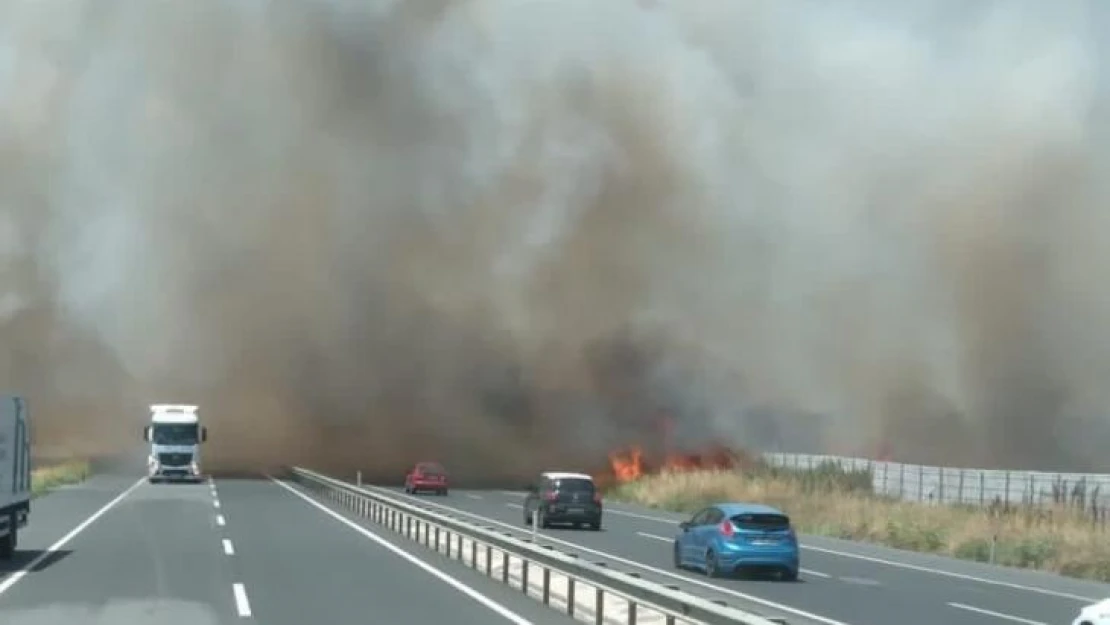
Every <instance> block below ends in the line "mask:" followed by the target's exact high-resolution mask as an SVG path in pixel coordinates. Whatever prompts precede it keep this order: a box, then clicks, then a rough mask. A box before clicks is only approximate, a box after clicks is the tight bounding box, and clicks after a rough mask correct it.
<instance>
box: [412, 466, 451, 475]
mask: <svg viewBox="0 0 1110 625" xmlns="http://www.w3.org/2000/svg"><path fill="white" fill-rule="evenodd" d="M419 469H420V472H421V473H423V474H424V475H432V476H436V475H446V474H447V471H445V470H444V469H443V467H441V466H439V465H438V464H422V465H420V467H419Z"/></svg>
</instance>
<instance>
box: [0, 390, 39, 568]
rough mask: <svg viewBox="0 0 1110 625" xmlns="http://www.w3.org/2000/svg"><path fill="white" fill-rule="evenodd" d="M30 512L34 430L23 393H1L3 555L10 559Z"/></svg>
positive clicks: (0, 521) (0, 555) (0, 549)
mask: <svg viewBox="0 0 1110 625" xmlns="http://www.w3.org/2000/svg"><path fill="white" fill-rule="evenodd" d="M30 513H31V431H30V428H29V424H28V421H27V403H26V401H24V399H23V398H22V397H18V396H14V395H0V559H3V560H9V559H11V557H12V555H14V554H15V548H16V545H17V543H18V542H19V538H18V537H19V530H20V528H22V527H23V526H25V525H27V517H28V515H30Z"/></svg>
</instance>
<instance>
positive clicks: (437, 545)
mask: <svg viewBox="0 0 1110 625" xmlns="http://www.w3.org/2000/svg"><path fill="white" fill-rule="evenodd" d="M435 548H436V551H439V526H438V525H437V526H436V547H435Z"/></svg>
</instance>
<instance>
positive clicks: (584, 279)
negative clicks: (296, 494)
mask: <svg viewBox="0 0 1110 625" xmlns="http://www.w3.org/2000/svg"><path fill="white" fill-rule="evenodd" d="M47 5H49V6H47ZM0 7H2V8H0V107H2V115H0V253H2V254H3V255H4V264H3V266H2V271H3V275H2V278H3V282H2V289H0V291H2V292H0V315H2V316H0V320H2V321H0V337H2V339H3V346H4V349H3V350H2V351H0V380H2V381H3V382H4V383H5V384H6V385H7V386H9V387H11V388H12V389H14V390H16V391H18V392H22V393H25V394H27V395H29V396H30V397H31V398H32V401H34V402H35V403H34V404H33V405H34V406H35V411H36V422H37V429H36V437H37V439H38V441H39V443H40V444H41V445H43V446H47V447H48V446H54V447H62V448H68V449H81V450H84V451H89V450H96V451H111V452H117V451H123V450H125V449H128V450H134V449H138V448H140V447H141V442H140V440H139V427H140V426H141V425H142V423H143V421H144V420H145V419H146V418H147V414H146V404H148V403H151V402H155V401H195V402H198V403H199V404H201V405H202V407H203V411H204V415H205V417H206V418H207V419H208V422H209V426H210V432H211V439H210V444H209V447H208V451H207V454H208V457H209V459H210V460H211V461H212V462H216V463H218V466H220V467H224V468H267V467H273V466H276V465H279V464H287V463H294V462H296V463H306V464H308V465H311V466H317V467H320V468H324V469H329V470H337V471H338V470H344V471H349V470H351V469H352V468H361V469H364V470H366V471H377V472H382V473H383V474H388V475H390V476H395V475H396V473H397V472H398V471H400V470H401V468H403V467H404V466H405V465H407V464H409V463H411V462H413V461H415V460H420V459H425V458H435V459H439V460H441V461H443V462H444V463H445V464H447V465H448V466H449V467H451V468H453V469H454V471H455V472H456V474H458V475H461V476H467V477H470V478H489V479H495V478H499V477H505V476H509V475H513V474H516V473H519V472H520V471H523V470H526V469H528V470H530V469H534V468H536V467H538V466H542V465H556V464H557V465H561V466H574V465H577V464H582V465H585V464H589V463H592V462H594V461H597V460H599V459H602V458H603V452H605V451H607V450H608V449H610V448H612V447H613V446H614V445H617V444H620V443H623V442H627V441H628V440H629V439H632V438H636V437H640V436H649V435H650V432H651V431H653V430H652V428H653V427H654V423H655V420H656V419H657V417H659V416H660V415H663V414H666V415H670V416H672V417H674V418H675V419H676V420H677V423H678V426H677V431H676V434H677V435H678V436H680V437H682V439H684V440H686V441H687V442H690V443H691V444H695V443H700V442H704V441H706V440H709V439H716V440H725V441H729V442H735V443H738V444H742V445H746V446H749V447H756V448H758V447H782V448H785V449H788V450H791V449H794V450H805V449H807V448H822V449H826V450H830V451H849V452H861V451H869V450H871V449H873V448H874V447H875V446H876V445H877V444H879V443H882V442H886V443H889V444H890V445H892V446H893V448H894V449H895V452H896V455H897V456H899V457H901V458H904V459H907V460H924V461H934V462H945V461H947V462H963V463H974V464H978V465H983V464H1009V465H1015V466H1016V465H1021V466H1029V467H1063V466H1081V465H1086V464H1090V463H1091V462H1093V461H1095V460H1096V459H1097V458H1098V457H1099V453H1098V452H1100V450H1101V445H1098V444H1097V441H1098V437H1100V436H1102V435H1104V434H1106V433H1108V432H1110V428H1108V427H1107V420H1106V418H1105V417H1104V415H1105V409H1104V406H1106V405H1107V400H1108V399H1110V397H1108V395H1110V392H1108V391H1107V390H1106V389H1108V388H1110V385H1107V384H1106V382H1105V380H1107V379H1110V352H1108V351H1107V350H1106V349H1104V348H1103V347H1102V345H1103V343H1104V341H1103V339H1110V326H1108V325H1107V323H1106V322H1107V320H1108V318H1110V317H1108V314H1107V313H1108V312H1110V299H1108V298H1107V297H1106V296H1105V294H1104V290H1105V289H1103V288H1102V282H1101V274H1102V273H1103V270H1105V269H1106V268H1107V267H1108V263H1107V254H1108V253H1110V252H1107V251H1106V250H1110V245H1108V244H1110V234H1107V233H1110V228H1108V227H1107V226H1108V225H1110V224H1108V223H1107V222H1108V221H1110V212H1108V211H1107V210H1106V206H1105V205H1106V199H1107V198H1108V197H1110V189H1108V188H1107V184H1108V183H1110V176H1106V175H1105V174H1106V173H1107V168H1106V155H1107V151H1108V149H1107V147H1106V146H1108V145H1110V143H1108V142H1106V141H1105V140H1104V139H1105V136H1104V135H1105V128H1106V122H1107V120H1108V116H1107V110H1106V108H1105V104H1106V97H1105V96H1106V93H1105V90H1104V87H1105V77H1106V72H1105V68H1106V65H1107V64H1106V59H1107V56H1106V52H1107V51H1106V48H1105V44H1102V43H1101V42H1100V41H1099V39H1098V37H1097V34H1098V33H1100V32H1106V30H1105V29H1104V28H1101V27H1100V25H1101V26H1107V25H1110V20H1108V19H1107V15H1108V13H1110V7H1107V6H1105V4H1101V3H1097V2H1093V1H1092V2H1079V1H1076V2H1068V1H1064V2H1052V3H1045V2H1033V1H1029V2H1024V1H1021V2H1019V1H1016V0H1007V1H1005V2H1003V1H998V2H992V1H986V0H983V1H968V0H961V1H960V2H942V3H936V2H934V3H929V7H928V8H921V7H913V6H909V5H902V4H899V3H889V2H886V3H879V2H863V1H860V2H839V3H819V2H808V1H804V0H773V1H772V0H766V1H757V0H743V1H741V0H734V1H730V2H677V1H674V2H663V1H658V2H636V1H633V0H606V1H605V2H592V1H591V2H586V1H584V0H551V1H547V2H528V3H513V2H506V1H498V0H470V1H458V2H451V1H448V0H435V1H433V0H420V1H418V2H402V1H400V0H393V1H390V0H361V1H358V2H355V1H353V0H352V1H349V2H341V1H339V0H334V1H327V0H315V1H310V0H304V1H301V2H278V3H272V2H258V1H252V0H228V1H226V2H219V3H215V2H172V1H162V2H158V1H150V2H121V1H118V0H116V1H113V0H70V1H68V2H66V3H65V5H64V7H61V6H59V5H56V4H53V3H41V2H35V1H33V0H5V1H3V2H0ZM1092 440H1093V441H1095V442H1094V443H1092V442H1091V441H1092Z"/></svg>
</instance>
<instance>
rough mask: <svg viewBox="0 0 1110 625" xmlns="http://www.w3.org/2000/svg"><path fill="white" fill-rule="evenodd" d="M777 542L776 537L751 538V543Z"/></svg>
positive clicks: (772, 543) (769, 543)
mask: <svg viewBox="0 0 1110 625" xmlns="http://www.w3.org/2000/svg"><path fill="white" fill-rule="evenodd" d="M778 543H779V541H778V539H777V538H756V539H754V540H752V544H753V545H777V544H778Z"/></svg>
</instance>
